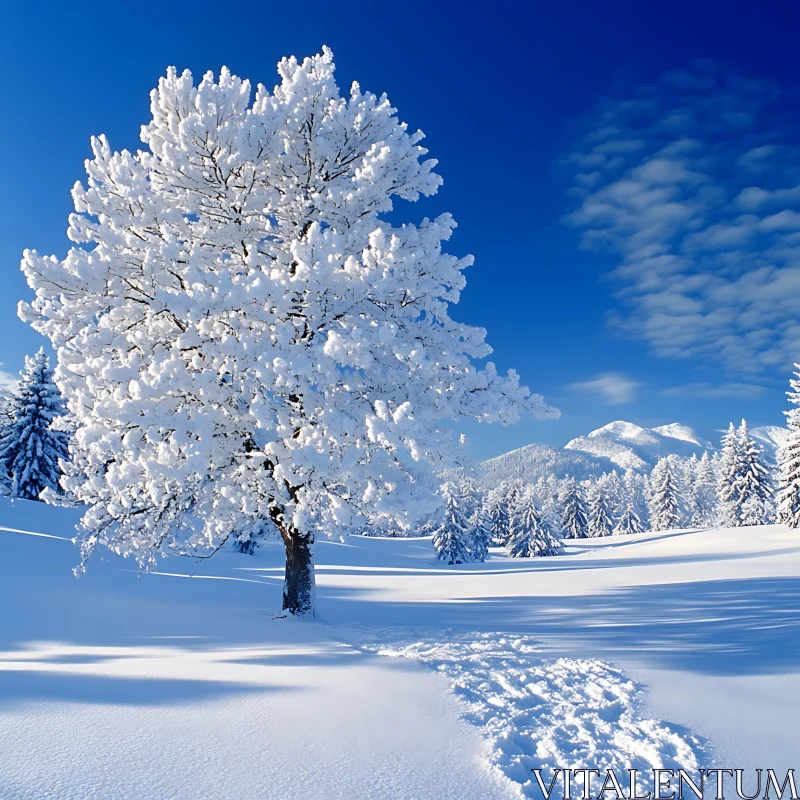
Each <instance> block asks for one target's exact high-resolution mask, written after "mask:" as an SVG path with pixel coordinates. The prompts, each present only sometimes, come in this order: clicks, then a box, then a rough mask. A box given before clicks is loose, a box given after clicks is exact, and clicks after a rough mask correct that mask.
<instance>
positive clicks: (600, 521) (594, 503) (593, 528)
mask: <svg viewBox="0 0 800 800" xmlns="http://www.w3.org/2000/svg"><path fill="white" fill-rule="evenodd" d="M612 528H613V525H612V522H611V513H610V509H609V505H608V497H607V495H606V493H605V489H604V487H603V484H602V483H601V482H600V481H596V482H595V484H594V486H592V489H591V491H590V492H589V526H588V532H589V536H590V537H592V538H596V537H598V536H610V535H611V530H612Z"/></svg>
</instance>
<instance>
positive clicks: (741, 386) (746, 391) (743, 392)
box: [664, 381, 766, 399]
mask: <svg viewBox="0 0 800 800" xmlns="http://www.w3.org/2000/svg"><path fill="white" fill-rule="evenodd" d="M765 391H766V389H765V388H764V387H763V386H759V385H758V384H756V383H737V382H735V381H730V382H725V383H705V382H700V383H687V384H685V385H683V386H671V387H670V388H669V389H665V390H664V394H665V395H666V396H668V397H741V398H745V399H746V398H751V397H758V396H759V395H761V394H763V393H764V392H765Z"/></svg>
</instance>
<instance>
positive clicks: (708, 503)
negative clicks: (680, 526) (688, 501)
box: [689, 451, 717, 528]
mask: <svg viewBox="0 0 800 800" xmlns="http://www.w3.org/2000/svg"><path fill="white" fill-rule="evenodd" d="M714 465H715V462H714V460H713V459H711V458H709V456H708V451H704V452H703V455H702V456H700V458H699V459H697V463H696V464H694V465H693V469H694V474H693V477H692V508H691V518H690V520H689V524H690V525H691V526H692V527H694V528H709V527H711V526H713V525H714V524H715V522H716V519H717V476H716V471H715V466H714Z"/></svg>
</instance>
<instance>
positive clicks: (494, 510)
mask: <svg viewBox="0 0 800 800" xmlns="http://www.w3.org/2000/svg"><path fill="white" fill-rule="evenodd" d="M518 495H519V489H518V487H517V486H516V485H515V484H513V483H509V482H507V481H503V483H501V484H500V485H499V486H498V487H497V488H496V489H493V490H492V491H491V492H490V493H489V518H490V524H491V528H492V541H493V542H494V543H495V544H496V545H498V546H499V547H505V546H506V544H508V538H509V536H510V535H511V509H512V507H513V506H514V504H515V503H516V500H517V497H518Z"/></svg>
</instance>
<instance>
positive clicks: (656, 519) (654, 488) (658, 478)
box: [650, 458, 681, 531]
mask: <svg viewBox="0 0 800 800" xmlns="http://www.w3.org/2000/svg"><path fill="white" fill-rule="evenodd" d="M650 478H651V481H650V491H651V498H650V526H651V529H652V530H654V531H669V530H673V529H674V528H678V527H680V519H681V514H680V495H679V493H678V487H677V481H676V479H675V476H674V474H673V469H672V466H671V464H670V461H669V459H667V458H662V459H661V460H660V461H659V462H658V463H657V464H656V465H655V467H653V472H652V474H651V476H650Z"/></svg>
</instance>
